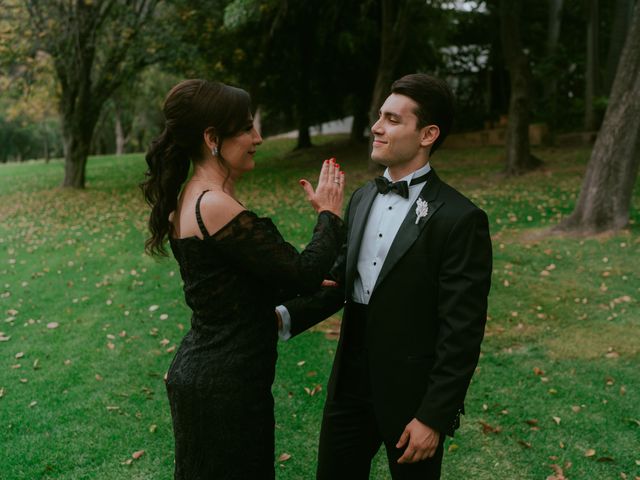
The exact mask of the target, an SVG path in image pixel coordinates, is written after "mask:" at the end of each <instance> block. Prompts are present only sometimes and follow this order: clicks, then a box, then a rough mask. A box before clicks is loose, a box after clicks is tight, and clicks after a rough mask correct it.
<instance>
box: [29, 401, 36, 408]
mask: <svg viewBox="0 0 640 480" xmlns="http://www.w3.org/2000/svg"><path fill="white" fill-rule="evenodd" d="M37 404H38V402H36V401H35V400H34V401H33V402H31V403H30V404H29V408H33V407H35V406H36V405H37Z"/></svg>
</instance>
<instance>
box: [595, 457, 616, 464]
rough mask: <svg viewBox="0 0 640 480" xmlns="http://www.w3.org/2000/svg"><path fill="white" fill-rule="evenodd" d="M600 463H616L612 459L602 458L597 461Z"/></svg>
mask: <svg viewBox="0 0 640 480" xmlns="http://www.w3.org/2000/svg"><path fill="white" fill-rule="evenodd" d="M597 461H598V462H600V463H606V462H615V460H614V459H613V458H611V457H600V458H598V460H597Z"/></svg>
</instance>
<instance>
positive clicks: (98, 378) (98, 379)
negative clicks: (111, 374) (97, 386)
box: [96, 373, 102, 382]
mask: <svg viewBox="0 0 640 480" xmlns="http://www.w3.org/2000/svg"><path fill="white" fill-rule="evenodd" d="M96 380H97V381H99V382H101V381H102V375H100V374H99V373H96Z"/></svg>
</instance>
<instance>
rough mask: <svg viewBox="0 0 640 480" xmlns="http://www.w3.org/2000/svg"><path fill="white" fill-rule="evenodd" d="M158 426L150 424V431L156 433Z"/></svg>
mask: <svg viewBox="0 0 640 480" xmlns="http://www.w3.org/2000/svg"><path fill="white" fill-rule="evenodd" d="M157 429H158V426H157V425H156V424H155V423H154V424H153V425H149V433H156V430H157Z"/></svg>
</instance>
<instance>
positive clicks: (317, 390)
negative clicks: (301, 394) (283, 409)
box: [304, 385, 322, 397]
mask: <svg viewBox="0 0 640 480" xmlns="http://www.w3.org/2000/svg"><path fill="white" fill-rule="evenodd" d="M321 390H322V386H321V385H316V386H315V387H313V389H311V388H309V387H304V391H305V392H307V394H308V395H310V396H312V397H313V396H314V395H315V394H316V393H318V392H320V391H321Z"/></svg>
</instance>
